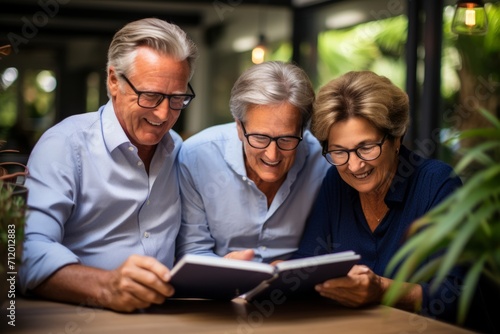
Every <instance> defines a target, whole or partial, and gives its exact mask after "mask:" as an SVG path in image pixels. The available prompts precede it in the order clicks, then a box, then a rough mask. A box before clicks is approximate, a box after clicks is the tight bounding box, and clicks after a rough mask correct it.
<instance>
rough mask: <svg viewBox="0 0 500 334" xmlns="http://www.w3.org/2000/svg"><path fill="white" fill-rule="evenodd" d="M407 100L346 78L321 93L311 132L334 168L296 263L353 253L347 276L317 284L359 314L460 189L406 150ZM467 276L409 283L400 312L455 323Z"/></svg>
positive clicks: (368, 77)
mask: <svg viewBox="0 0 500 334" xmlns="http://www.w3.org/2000/svg"><path fill="white" fill-rule="evenodd" d="M408 124H409V104H408V97H407V95H406V93H405V92H404V91H402V90H401V89H399V88H398V87H396V86H395V85H393V84H392V83H391V82H390V81H389V80H388V79H387V78H385V77H382V76H378V75H376V74H374V73H372V72H368V71H362V72H349V73H347V74H345V75H343V76H341V77H340V78H338V79H336V80H332V81H330V82H329V83H327V84H326V85H325V86H324V87H323V88H322V89H321V90H320V91H319V93H318V96H317V99H316V102H315V108H314V113H313V117H312V124H311V129H312V132H313V134H314V135H315V136H316V137H317V138H318V140H319V141H320V142H321V143H322V144H323V151H324V152H323V154H324V156H325V158H326V159H327V160H328V162H329V163H331V164H332V165H334V166H333V167H331V168H330V169H329V171H328V173H327V175H326V177H325V179H324V181H323V184H322V187H321V189H320V193H319V195H318V197H317V199H316V202H315V205H314V207H313V210H312V212H311V215H310V217H309V219H308V223H307V225H306V229H305V232H304V235H303V238H302V241H301V244H300V247H299V249H298V251H297V253H296V254H295V256H294V257H309V256H313V255H318V254H325V253H336V252H341V251H345V250H354V251H355V252H357V253H358V254H360V255H361V261H360V263H359V265H356V266H354V267H353V268H352V269H351V271H350V272H349V274H348V276H347V277H343V278H338V279H332V280H328V281H326V282H324V283H323V284H319V285H318V286H317V287H316V290H317V291H318V292H319V293H320V295H322V296H324V297H328V298H331V299H334V300H336V301H337V302H339V303H341V304H343V305H346V306H350V307H358V306H362V305H366V304H372V303H379V302H380V301H381V298H382V296H383V294H384V292H385V291H386V290H387V288H388V287H389V286H390V285H391V284H392V279H391V276H390V275H389V277H384V273H385V269H386V266H387V264H388V262H389V260H390V259H391V257H392V256H393V255H394V254H395V253H396V252H397V250H398V249H399V248H400V247H401V245H402V244H403V243H404V241H405V234H406V232H407V230H408V227H409V226H410V224H411V223H412V222H413V221H415V219H416V218H418V217H421V216H422V215H424V214H425V213H426V212H427V211H429V210H430V209H431V208H432V207H434V206H435V205H436V204H437V203H439V202H440V201H441V200H443V199H444V198H445V197H446V196H447V195H449V194H450V193H452V192H453V191H454V190H455V189H456V188H457V187H459V186H460V185H461V181H460V179H459V178H458V177H457V176H454V175H453V170H452V168H451V167H450V166H448V165H446V164H445V163H443V162H440V161H438V160H431V159H424V158H422V157H421V156H419V155H418V154H416V153H415V152H411V151H409V150H408V149H407V148H406V147H405V146H403V145H402V138H403V136H404V134H405V132H406V130H407V128H408ZM461 279H462V276H461V274H460V273H458V272H457V273H456V275H455V273H453V274H451V275H450V276H449V277H447V280H446V281H445V283H444V284H443V285H442V286H441V287H440V288H439V290H438V291H436V292H434V291H432V293H431V291H430V290H429V282H422V283H421V284H410V283H406V284H407V287H409V290H408V292H407V293H406V294H405V295H404V296H403V297H402V298H401V299H400V300H399V302H398V304H397V307H399V308H402V309H405V310H410V311H416V310H420V311H421V313H422V314H426V315H431V316H435V317H439V318H441V319H447V320H450V321H455V320H456V319H455V314H456V307H457V301H458V295H459V293H460V285H461Z"/></svg>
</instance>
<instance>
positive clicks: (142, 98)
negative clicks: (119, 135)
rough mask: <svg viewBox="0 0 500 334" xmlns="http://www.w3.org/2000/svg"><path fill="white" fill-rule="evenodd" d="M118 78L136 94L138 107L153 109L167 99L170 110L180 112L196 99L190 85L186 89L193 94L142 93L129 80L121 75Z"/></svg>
mask: <svg viewBox="0 0 500 334" xmlns="http://www.w3.org/2000/svg"><path fill="white" fill-rule="evenodd" d="M120 76H121V77H122V78H123V79H124V80H125V81H126V82H127V83H128V84H129V86H130V88H132V90H133V91H134V92H135V93H136V94H137V104H138V105H139V107H142V108H148V109H153V108H156V107H158V106H159V105H160V103H162V101H163V100H164V99H165V98H167V99H168V105H169V107H170V109H172V110H181V109H185V108H187V106H188V105H189V103H191V101H192V100H193V99H194V98H195V97H196V94H195V93H194V90H193V88H192V87H191V84H189V83H188V88H189V89H190V90H191V92H192V93H193V94H163V93H158V92H144V91H140V90H137V89H136V88H135V87H134V85H132V83H131V82H130V80H129V79H127V77H126V76H125V75H123V74H120Z"/></svg>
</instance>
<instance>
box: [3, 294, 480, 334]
mask: <svg viewBox="0 0 500 334" xmlns="http://www.w3.org/2000/svg"><path fill="white" fill-rule="evenodd" d="M15 302H16V310H15V325H16V326H15V327H12V326H10V325H8V323H7V322H8V321H9V318H8V317H6V316H5V311H6V304H4V305H3V307H2V318H1V320H0V321H1V323H0V332H1V333H30V334H36V333H44V334H60V333H65V334H79V333H106V334H109V333H117V334H128V333H131V334H132V333H133V334H149V333H183V334H190V333H214V334H215V333H217V334H219V333H223V334H254V333H255V334H258V333H273V334H276V333H300V334H316V333H319V334H320V333H369V334H376V333H383V334H388V333H398V334H404V333H406V334H411V333H415V334H417V333H425V334H431V333H436V334H437V333H439V334H445V333H453V334H456V333H471V332H469V331H466V330H464V329H462V328H459V327H456V326H452V325H449V324H446V323H443V322H439V321H435V320H432V319H429V318H424V317H421V316H418V315H415V314H412V313H408V312H404V311H401V310H398V309H394V308H390V307H386V306H373V307H369V308H363V309H348V308H344V307H340V306H337V305H335V304H333V303H332V302H330V301H327V300H314V301H311V300H309V301H287V302H285V303H284V304H282V305H273V304H271V303H267V304H266V303H262V304H258V303H247V302H244V301H242V300H239V299H235V300H233V301H230V302H223V301H209V300H168V301H167V302H165V303H164V304H163V305H160V306H153V307H151V308H149V309H147V310H145V311H141V312H136V313H131V314H125V313H118V312H113V311H109V310H102V309H97V308H91V307H84V306H78V305H70V304H63V303H56V302H49V301H43V300H29V299H24V298H19V297H18V298H17V299H16V300H15Z"/></svg>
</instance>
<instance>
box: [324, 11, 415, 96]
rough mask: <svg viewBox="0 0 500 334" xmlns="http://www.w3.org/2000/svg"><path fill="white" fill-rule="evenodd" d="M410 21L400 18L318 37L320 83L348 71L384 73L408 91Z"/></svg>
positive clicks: (357, 26)
mask: <svg viewBox="0 0 500 334" xmlns="http://www.w3.org/2000/svg"><path fill="white" fill-rule="evenodd" d="M407 26H408V20H407V18H406V16H404V15H400V16H396V17H393V18H388V19H384V20H378V21H371V22H367V23H362V24H358V25H356V26H354V27H350V28H345V29H339V30H329V31H325V32H323V33H321V34H320V35H319V36H318V81H319V82H318V84H319V86H322V85H324V84H326V83H327V82H328V81H330V80H332V79H333V78H336V77H338V76H340V75H342V74H344V73H346V72H348V71H355V70H356V71H357V70H371V71H374V72H376V73H383V74H384V75H385V76H387V77H388V78H389V79H391V80H392V81H393V82H394V84H396V85H397V86H399V87H401V88H403V89H404V83H405V76H406V64H405V57H404V49H405V44H406V37H407Z"/></svg>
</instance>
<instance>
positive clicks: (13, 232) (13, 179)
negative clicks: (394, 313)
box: [0, 141, 28, 305]
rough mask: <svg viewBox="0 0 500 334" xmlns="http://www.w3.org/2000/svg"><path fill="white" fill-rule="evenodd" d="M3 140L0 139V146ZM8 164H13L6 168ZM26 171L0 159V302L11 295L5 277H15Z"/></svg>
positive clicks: (22, 216)
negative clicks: (0, 282)
mask: <svg viewBox="0 0 500 334" xmlns="http://www.w3.org/2000/svg"><path fill="white" fill-rule="evenodd" d="M4 143H5V142H4V141H0V146H2V145H3V144H4ZM12 152H16V151H15V150H0V156H2V155H3V154H4V153H12ZM12 166H14V167H15V168H10V167H12ZM27 173H28V169H27V168H26V166H24V165H23V164H20V163H17V162H7V161H3V162H0V259H1V260H0V279H1V280H2V282H7V284H2V289H1V291H0V294H1V297H0V305H1V304H3V301H4V300H5V298H7V297H8V296H11V297H9V298H12V296H13V294H12V293H10V292H11V290H12V288H13V287H14V286H15V285H13V284H15V280H12V279H11V280H9V278H12V277H16V275H17V271H18V264H19V263H20V259H21V250H22V242H23V239H24V225H25V222H26V217H25V213H26V200H27V197H28V189H27V188H26V187H25V186H24V178H25V177H26V175H27ZM7 273H13V274H9V275H7ZM14 273H15V274H14ZM13 293H15V292H13Z"/></svg>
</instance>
